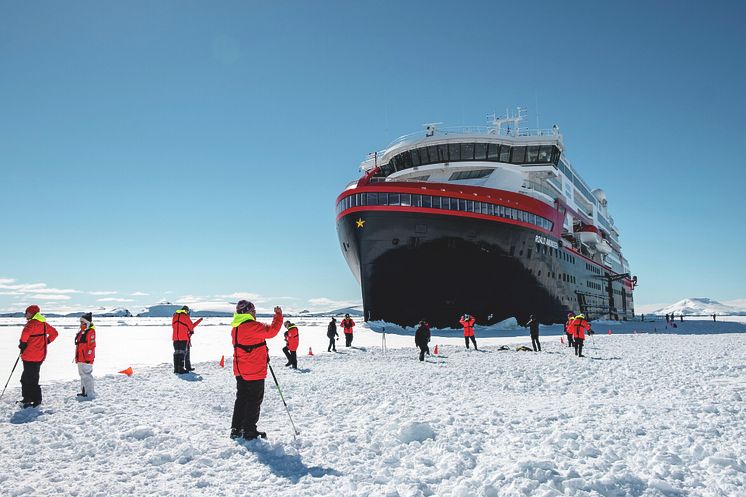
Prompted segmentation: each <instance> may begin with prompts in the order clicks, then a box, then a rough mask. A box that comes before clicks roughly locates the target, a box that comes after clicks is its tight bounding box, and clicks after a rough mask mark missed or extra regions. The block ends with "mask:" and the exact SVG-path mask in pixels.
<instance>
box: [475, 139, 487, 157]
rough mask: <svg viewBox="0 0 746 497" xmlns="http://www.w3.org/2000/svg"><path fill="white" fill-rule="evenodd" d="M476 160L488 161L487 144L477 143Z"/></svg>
mask: <svg viewBox="0 0 746 497" xmlns="http://www.w3.org/2000/svg"><path fill="white" fill-rule="evenodd" d="M474 160H487V144H486V143H475V144H474Z"/></svg>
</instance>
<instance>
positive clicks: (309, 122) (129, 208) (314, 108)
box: [0, 1, 746, 309]
mask: <svg viewBox="0 0 746 497" xmlns="http://www.w3.org/2000/svg"><path fill="white" fill-rule="evenodd" d="M744 14H746V8H745V7H744V4H742V3H739V2H735V3H733V2H723V3H718V2H710V3H707V4H703V3H698V4H691V5H684V4H681V3H679V2H673V1H670V2H617V3H610V2H584V3H583V2H556V1H552V2H512V3H505V4H503V3H500V2H460V3H453V2H437V1H428V2H275V1H262V2H248V1H240V2H187V1H160V2H146V1H135V2H126V3H125V2H111V1H103V2H101V1H87V2H84V1H81V2H13V3H11V2H1V3H0V309H16V308H17V307H19V306H22V305H24V304H26V303H28V302H30V301H32V300H33V301H36V302H41V303H42V305H45V304H46V305H47V306H48V307H60V308H61V307H66V308H74V307H80V306H82V307H90V306H92V305H97V304H101V305H118V304H121V305H125V306H130V307H136V306H137V305H145V304H149V303H154V302H157V301H159V300H161V299H163V298H167V299H170V300H175V301H179V300H190V299H193V300H195V301H196V300H215V301H219V300H235V298H236V296H237V295H241V294H244V293H251V294H252V296H253V297H254V298H255V299H257V300H258V301H261V302H262V303H263V304H264V305H266V306H267V307H269V306H271V305H274V304H275V303H277V304H280V305H285V306H287V307H291V308H295V309H300V308H303V307H313V306H316V307H317V308H328V307H329V306H333V305H336V304H345V303H350V302H356V301H359V299H360V296H359V288H358V286H357V283H356V281H355V280H354V278H353V277H352V275H351V273H350V272H349V270H348V268H347V265H346V264H345V262H344V259H343V258H342V256H341V254H340V251H339V247H338V242H337V238H336V231H335V223H334V199H335V197H336V195H337V194H338V193H339V192H340V191H341V189H342V188H343V187H344V185H345V184H346V183H347V182H348V181H350V180H352V179H354V178H355V177H356V176H357V166H358V164H359V162H360V161H361V160H362V159H364V158H365V156H366V154H367V153H368V152H370V151H373V150H376V149H381V148H383V147H384V146H385V145H386V144H387V143H389V142H390V141H391V140H392V139H394V138H396V137H397V136H399V135H401V134H405V133H408V132H412V131H417V130H418V129H420V125H421V123H424V122H432V121H442V122H445V123H448V124H454V125H458V124H483V123H484V122H485V115H486V114H487V113H489V112H493V111H497V112H500V111H502V110H503V109H505V108H506V107H515V106H517V105H523V106H527V107H528V108H529V111H530V113H531V121H530V122H531V124H533V123H534V122H535V119H536V104H537V102H538V111H539V118H540V121H541V125H542V126H547V127H548V126H550V125H551V124H554V123H557V124H559V125H560V127H561V129H562V130H563V132H564V136H565V144H566V146H567V151H568V155H569V157H570V158H571V160H572V162H573V164H574V165H575V167H576V168H577V169H578V170H579V171H580V172H581V174H582V175H583V177H584V178H585V180H586V181H587V182H588V183H589V184H590V185H591V186H592V187H601V188H603V189H604V190H605V191H606V193H607V196H608V198H609V204H610V210H611V213H612V215H613V217H614V218H615V220H616V223H617V225H618V226H619V227H620V230H621V240H622V245H623V250H624V254H625V256H626V257H627V258H628V259H629V261H630V265H631V268H632V271H633V273H635V274H637V275H638V278H639V279H640V286H639V287H638V290H637V292H636V294H635V299H636V302H637V304H638V305H640V306H643V305H645V304H648V305H651V304H657V303H670V302H673V301H675V300H678V299H681V298H684V297H690V296H707V297H712V298H715V299H717V300H721V301H731V300H735V299H743V298H745V297H746V291H745V289H746V285H745V284H744V281H746V269H744V268H745V267H746V266H745V265H744V264H743V263H742V262H741V261H740V260H739V259H740V256H741V254H743V251H744V246H746V234H744V230H743V227H744V214H746V212H745V211H746V209H744V208H743V205H742V203H741V200H742V197H743V185H744V184H746V182H745V181H744V180H745V179H746V178H745V177H746V173H745V172H744V170H745V169H746V159H744V154H743V149H744V146H745V145H746V140H744V138H743V130H742V126H741V124H742V121H743V117H742V116H743V115H744V111H745V110H746V92H744V91H743V81H744V76H745V74H744V71H746V69H745V68H746V55H745V52H744V50H743V47H744V46H746V36H745V35H744V30H743V29H742V26H741V25H740V24H741V21H742V19H743V18H744ZM29 285H32V286H29ZM33 285H36V286H33ZM91 292H98V294H92V293H91ZM100 292H110V293H107V294H105V295H104V294H101V293H100ZM113 292H116V293H113ZM140 294H147V295H140ZM184 297H187V298H186V299H184ZM101 299H106V300H103V301H101ZM112 299H117V300H112Z"/></svg>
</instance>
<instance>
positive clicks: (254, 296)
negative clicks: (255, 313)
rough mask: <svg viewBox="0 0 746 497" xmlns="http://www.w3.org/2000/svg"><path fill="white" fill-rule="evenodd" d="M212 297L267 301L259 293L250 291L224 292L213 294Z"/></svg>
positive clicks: (255, 301)
mask: <svg viewBox="0 0 746 497" xmlns="http://www.w3.org/2000/svg"><path fill="white" fill-rule="evenodd" d="M214 298H219V299H228V300H250V301H252V302H254V303H257V302H266V301H267V299H266V298H265V297H263V296H261V295H259V294H258V293H250V292H234V293H226V294H222V295H215V297H214Z"/></svg>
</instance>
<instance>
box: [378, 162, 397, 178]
mask: <svg viewBox="0 0 746 497" xmlns="http://www.w3.org/2000/svg"><path fill="white" fill-rule="evenodd" d="M394 171H395V169H394V164H393V162H389V163H388V164H386V165H385V166H383V167H382V168H381V175H382V176H384V177H385V176H388V175H389V174H391V173H393V172H394Z"/></svg>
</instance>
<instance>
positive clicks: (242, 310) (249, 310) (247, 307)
mask: <svg viewBox="0 0 746 497" xmlns="http://www.w3.org/2000/svg"><path fill="white" fill-rule="evenodd" d="M254 313H256V308H255V307H254V304H252V303H251V302H249V301H248V300H239V301H238V303H237V304H236V314H254Z"/></svg>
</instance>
